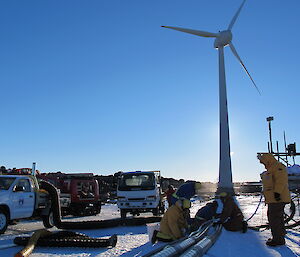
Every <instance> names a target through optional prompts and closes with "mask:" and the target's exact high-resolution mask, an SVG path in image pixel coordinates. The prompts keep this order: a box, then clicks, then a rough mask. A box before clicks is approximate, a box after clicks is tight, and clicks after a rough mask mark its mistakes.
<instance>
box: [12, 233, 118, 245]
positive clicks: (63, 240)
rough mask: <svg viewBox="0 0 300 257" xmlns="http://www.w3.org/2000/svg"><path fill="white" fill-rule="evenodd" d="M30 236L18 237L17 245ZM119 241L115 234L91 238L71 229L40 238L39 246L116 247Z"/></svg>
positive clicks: (24, 241) (23, 242)
mask: <svg viewBox="0 0 300 257" xmlns="http://www.w3.org/2000/svg"><path fill="white" fill-rule="evenodd" d="M29 239H30V237H16V238H15V239H14V243H15V244H17V245H27V243H28V241H29ZM116 243H117V236H116V235H113V236H111V237H110V238H91V237H89V236H87V235H84V234H80V233H75V232H71V231H60V232H57V233H53V234H51V235H50V236H46V237H42V238H39V239H38V241H37V243H36V245H37V246H47V247H84V248H87V247H90V248H102V247H114V246H115V245H116Z"/></svg>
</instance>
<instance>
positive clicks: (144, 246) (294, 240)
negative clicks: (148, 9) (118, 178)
mask: <svg viewBox="0 0 300 257" xmlns="http://www.w3.org/2000/svg"><path fill="white" fill-rule="evenodd" d="M237 200H238V202H239V204H240V206H241V208H242V210H243V213H244V215H245V218H246V219H247V218H248V217H250V216H251V215H252V214H253V213H254V211H255V209H256V207H257V205H258V203H259V200H260V196H239V197H237ZM203 205H204V203H203V202H200V201H199V200H195V201H194V202H193V205H192V208H191V216H192V217H193V216H194V214H195V213H196V211H197V210H198V208H200V207H201V206H203ZM266 210H267V208H266V206H265V205H264V204H263V203H261V205H260V207H259V209H258V211H257V213H256V215H255V216H254V217H253V218H252V219H251V220H250V221H249V222H248V223H249V225H260V224H265V223H266ZM117 217H120V213H119V210H118V208H117V206H116V205H114V204H106V205H105V206H103V209H102V211H101V214H99V215H98V216H96V217H95V216H93V217H84V218H82V217H81V218H72V220H95V219H111V218H117ZM295 219H297V220H298V219H299V209H298V208H297V212H296V217H295ZM68 220H70V218H68ZM40 228H43V225H42V222H40V221H23V222H19V223H18V224H17V225H12V226H9V228H8V230H7V232H6V233H5V234H4V235H1V237H0V247H1V246H4V245H9V244H12V241H13V239H14V237H15V236H20V235H30V234H31V233H32V232H30V231H34V230H36V229H40ZM51 230H53V231H55V230H56V229H55V228H54V229H51ZM77 232H81V233H85V234H87V235H89V236H91V237H109V236H111V235H113V234H117V235H118V243H117V245H116V247H114V248H110V249H106V248H105V249H101V248H100V249H94V248H93V249H90V248H49V247H37V248H35V249H34V252H33V253H32V254H31V255H30V256H32V257H38V256H41V257H46V256H47V257H57V256H64V257H67V256H72V257H75V256H78V257H94V256H124V257H125V256H127V257H131V256H143V255H144V254H146V253H148V252H150V251H151V250H153V249H155V248H158V247H160V246H162V245H163V244H164V243H161V242H160V243H157V244H155V245H152V244H151V243H150V242H149V238H148V234H147V226H146V225H145V226H123V227H115V228H106V229H96V230H77ZM269 237H270V231H269V230H265V231H261V232H257V231H253V230H248V232H247V233H245V234H242V233H239V232H228V231H226V230H224V229H223V230H222V233H221V235H220V237H219V238H218V240H217V242H216V243H215V244H214V245H213V246H212V248H210V250H209V251H208V252H207V253H206V255H205V257H217V256H221V257H232V256H235V257H240V256H243V257H247V256H249V257H250V256H251V257H253V256H261V257H267V256H282V257H292V256H300V228H299V227H298V228H297V229H296V230H288V233H287V235H286V246H280V247H275V248H271V247H267V246H266V245H265V241H266V240H267V239H268V238H269ZM21 248H22V247H18V246H15V247H11V248H7V249H2V250H0V256H1V257H6V256H14V254H15V253H16V252H18V251H19V250H21Z"/></svg>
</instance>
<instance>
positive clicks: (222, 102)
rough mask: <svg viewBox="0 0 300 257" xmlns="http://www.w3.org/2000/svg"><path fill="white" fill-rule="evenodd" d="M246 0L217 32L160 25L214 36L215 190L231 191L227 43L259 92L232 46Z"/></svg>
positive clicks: (190, 32)
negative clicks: (217, 144)
mask: <svg viewBox="0 0 300 257" xmlns="http://www.w3.org/2000/svg"><path fill="white" fill-rule="evenodd" d="M245 2H246V0H244V1H243V2H242V4H241V6H240V8H239V9H238V10H237V12H236V14H235V15H234V16H233V18H232V20H231V22H230V24H229V26H228V28H227V30H223V31H219V32H218V33H211V32H206V31H201V30H193V29H186V28H179V27H169V26H162V27H164V28H168V29H174V30H178V31H181V32H185V33H189V34H193V35H196V36H200V37H211V38H215V42H214V47H215V48H217V49H218V52H219V115H220V161H219V183H218V189H217V192H229V193H233V192H234V191H233V184H232V170H231V158H230V140H229V125H228V108H227V92H226V78H225V64H224V47H225V46H227V45H229V47H230V49H231V51H232V53H233V54H234V56H235V57H236V58H237V59H238V61H239V62H240V64H241V65H242V66H243V68H244V70H245V72H246V73H247V75H248V76H249V78H250V79H251V81H252V83H253V85H254V86H255V88H256V90H257V91H258V93H259V94H260V91H259V89H258V87H257V86H256V84H255V82H254V80H253V79H252V77H251V75H250V73H249V72H248V70H247V68H246V67H245V65H244V63H243V62H242V60H241V58H240V57H239V55H238V53H237V51H236V50H235V47H234V46H233V44H232V42H231V40H232V33H231V30H232V28H233V25H234V23H235V22H236V20H237V18H238V16H239V14H240V12H241V10H242V8H243V6H244V4H245Z"/></svg>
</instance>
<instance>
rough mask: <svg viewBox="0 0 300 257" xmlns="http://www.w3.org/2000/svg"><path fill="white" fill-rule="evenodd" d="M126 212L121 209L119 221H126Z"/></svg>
mask: <svg viewBox="0 0 300 257" xmlns="http://www.w3.org/2000/svg"><path fill="white" fill-rule="evenodd" d="M126 213H127V212H126V210H124V209H121V219H126Z"/></svg>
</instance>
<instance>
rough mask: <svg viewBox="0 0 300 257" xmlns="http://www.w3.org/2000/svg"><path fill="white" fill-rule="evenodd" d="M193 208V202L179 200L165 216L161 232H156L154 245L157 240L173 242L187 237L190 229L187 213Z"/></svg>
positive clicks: (153, 240)
mask: <svg viewBox="0 0 300 257" xmlns="http://www.w3.org/2000/svg"><path fill="white" fill-rule="evenodd" d="M190 207H191V202H190V201H189V200H187V199H184V200H178V201H177V202H176V203H175V204H174V205H172V206H171V207H170V208H169V209H168V210H167V211H166V212H165V214H164V216H163V218H162V220H161V222H160V231H157V230H155V231H154V233H153V237H152V240H151V241H152V243H153V244H154V243H155V242H156V241H157V240H159V241H163V242H171V241H173V240H176V239H179V238H181V237H183V236H184V235H185V232H186V230H187V228H188V223H187V219H186V213H187V211H188V209H189V208H190Z"/></svg>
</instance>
